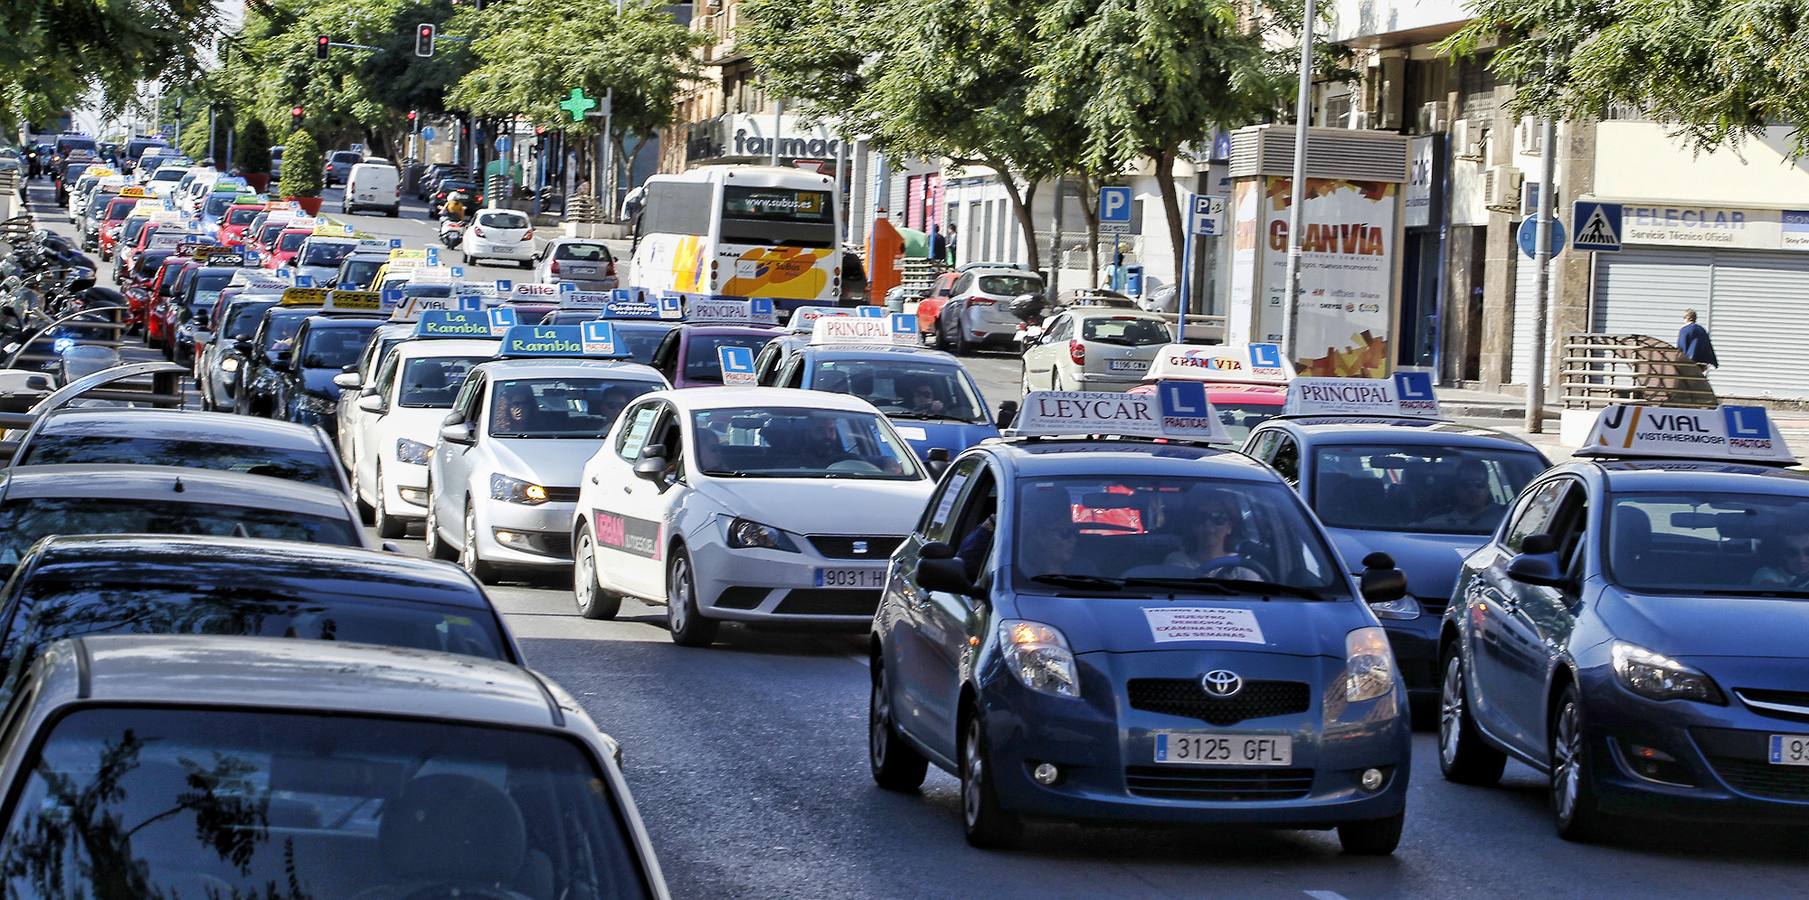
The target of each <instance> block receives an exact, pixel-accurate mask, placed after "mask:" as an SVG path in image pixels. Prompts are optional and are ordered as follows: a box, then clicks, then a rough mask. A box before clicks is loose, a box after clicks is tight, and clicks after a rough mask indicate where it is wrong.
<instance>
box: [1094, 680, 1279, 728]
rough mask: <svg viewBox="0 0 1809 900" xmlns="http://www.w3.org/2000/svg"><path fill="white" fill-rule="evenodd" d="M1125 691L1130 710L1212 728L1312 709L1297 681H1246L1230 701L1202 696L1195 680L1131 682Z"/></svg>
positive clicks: (1197, 681) (1200, 688) (1204, 692)
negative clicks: (1184, 719)
mask: <svg viewBox="0 0 1809 900" xmlns="http://www.w3.org/2000/svg"><path fill="white" fill-rule="evenodd" d="M1125 687H1126V691H1127V692H1128V693H1129V694H1130V700H1131V708H1132V709H1140V710H1143V711H1144V712H1156V713H1164V714H1166V715H1171V716H1187V717H1188V718H1193V719H1201V720H1204V721H1206V722H1210V723H1211V724H1213V725H1235V724H1237V723H1238V722H1242V721H1244V720H1245V719H1260V718H1263V717H1265V716H1285V715H1288V714H1290V713H1302V712H1306V711H1307V710H1308V709H1311V708H1312V705H1313V695H1312V691H1311V690H1310V689H1309V688H1308V687H1307V685H1306V683H1305V682H1301V681H1249V682H1245V683H1244V689H1243V690H1241V691H1238V692H1237V694H1235V695H1234V696H1231V697H1214V696H1212V695H1210V694H1208V693H1206V689H1205V688H1203V687H1201V686H1200V682H1199V679H1197V678H1133V679H1131V680H1130V682H1129V683H1128V684H1126V686H1125Z"/></svg>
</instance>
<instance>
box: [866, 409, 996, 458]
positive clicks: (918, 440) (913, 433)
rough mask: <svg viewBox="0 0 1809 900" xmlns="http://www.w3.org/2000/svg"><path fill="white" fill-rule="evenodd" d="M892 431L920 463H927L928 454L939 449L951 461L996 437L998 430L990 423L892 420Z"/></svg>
mask: <svg viewBox="0 0 1809 900" xmlns="http://www.w3.org/2000/svg"><path fill="white" fill-rule="evenodd" d="M892 429H893V430H894V431H897V432H898V436H899V437H902V438H904V439H905V443H907V444H910V445H911V450H913V451H914V452H916V454H917V458H918V459H920V460H926V461H927V460H928V459H929V458H930V451H931V450H934V449H936V448H938V447H940V448H942V449H944V450H947V451H948V458H949V459H954V458H955V457H957V456H960V455H961V451H963V450H966V449H967V448H969V447H972V446H973V445H975V444H978V443H980V442H981V441H983V440H986V439H987V438H995V437H998V436H999V429H998V428H996V427H994V426H993V425H990V424H983V423H976V422H956V421H951V420H946V419H945V420H942V421H937V420H934V419H928V420H925V419H895V420H893V421H892Z"/></svg>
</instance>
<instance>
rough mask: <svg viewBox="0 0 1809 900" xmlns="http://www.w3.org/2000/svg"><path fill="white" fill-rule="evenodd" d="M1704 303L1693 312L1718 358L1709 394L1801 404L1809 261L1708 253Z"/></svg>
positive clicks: (1805, 388)
mask: <svg viewBox="0 0 1809 900" xmlns="http://www.w3.org/2000/svg"><path fill="white" fill-rule="evenodd" d="M1712 296H1713V298H1714V299H1713V302H1711V303H1710V304H1709V310H1708V311H1707V312H1704V311H1703V310H1702V309H1701V308H1700V307H1698V309H1697V312H1698V313H1701V314H1702V316H1701V318H1700V319H1699V321H1701V322H1702V324H1703V325H1706V326H1707V327H1708V329H1709V332H1710V334H1711V336H1712V337H1713V338H1714V342H1715V355H1716V356H1718V357H1720V359H1721V367H1720V368H1716V369H1711V370H1709V383H1711V384H1713V385H1714V386H1715V391H1716V392H1717V393H1720V394H1725V395H1727V396H1733V397H1780V398H1794V399H1802V398H1809V372H1806V371H1805V369H1804V366H1803V360H1805V359H1809V327H1806V326H1809V254H1803V253H1783V252H1772V251H1764V250H1716V251H1715V272H1714V290H1713V295H1712ZM1679 314H1680V315H1681V312H1680V313H1679ZM1671 334H1672V338H1671V339H1672V340H1675V339H1676V330H1675V328H1673V329H1672V332H1671Z"/></svg>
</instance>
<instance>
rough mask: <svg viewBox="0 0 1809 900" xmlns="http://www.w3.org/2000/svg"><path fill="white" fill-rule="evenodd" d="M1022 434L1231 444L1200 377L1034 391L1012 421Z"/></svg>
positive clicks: (1013, 426)
mask: <svg viewBox="0 0 1809 900" xmlns="http://www.w3.org/2000/svg"><path fill="white" fill-rule="evenodd" d="M1011 433H1012V434H1015V435H1020V436H1040V437H1054V436H1063V435H1066V436H1086V435H1116V436H1122V437H1140V438H1163V439H1168V440H1181V441H1200V442H1204V443H1210V444H1229V443H1231V442H1232V441H1231V435H1230V434H1228V433H1227V432H1226V431H1225V426H1224V424H1223V423H1221V422H1220V421H1219V417H1218V413H1217V412H1215V411H1214V410H1213V408H1212V403H1211V402H1210V401H1208V400H1207V399H1206V386H1205V385H1204V384H1202V383H1200V382H1197V381H1165V382H1163V383H1161V384H1160V385H1158V386H1157V389H1156V393H1154V394H1121V393H1117V392H1113V391H1031V392H1030V393H1029V394H1027V395H1025V397H1024V405H1023V408H1022V410H1021V411H1020V412H1019V413H1018V417H1017V420H1016V421H1015V422H1013V423H1012V427H1011Z"/></svg>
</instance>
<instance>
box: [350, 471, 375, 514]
mask: <svg viewBox="0 0 1809 900" xmlns="http://www.w3.org/2000/svg"><path fill="white" fill-rule="evenodd" d="M357 474H358V473H357V470H356V469H354V470H353V471H352V476H353V477H354V478H356V477H357ZM352 505H353V506H355V507H357V508H358V521H360V522H362V523H364V524H366V525H374V524H376V522H377V510H376V508H375V507H373V506H371V505H370V504H369V503H366V502H364V498H363V497H360V496H358V489H357V488H356V487H353V488H352Z"/></svg>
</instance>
